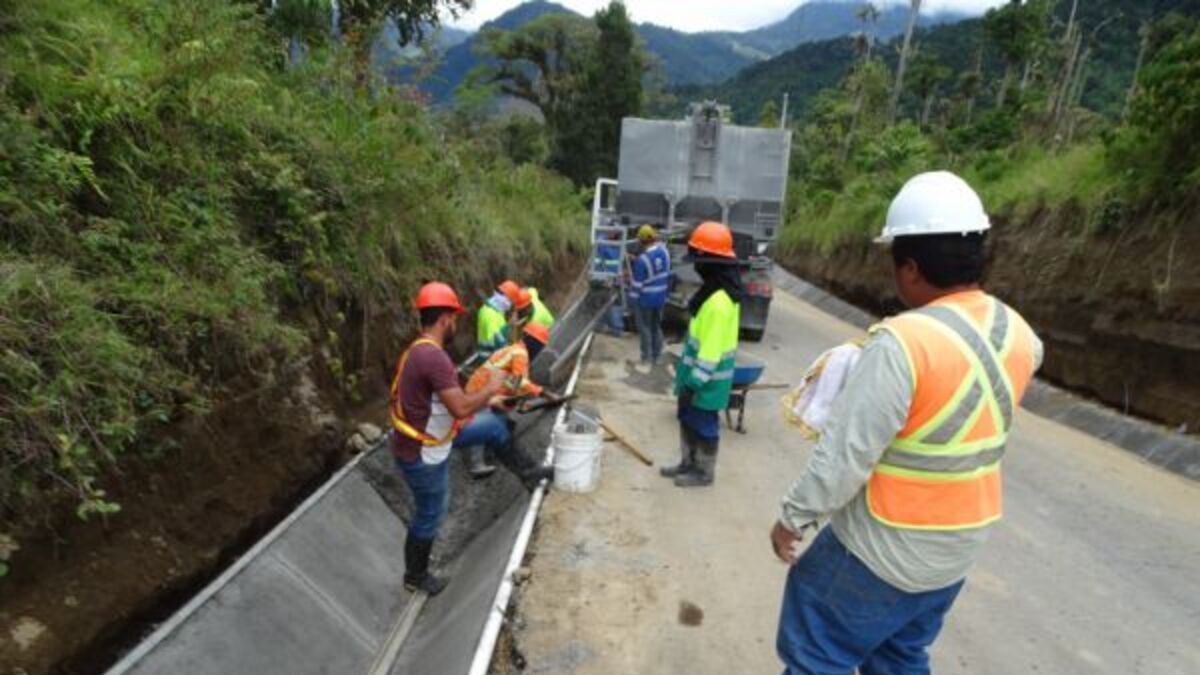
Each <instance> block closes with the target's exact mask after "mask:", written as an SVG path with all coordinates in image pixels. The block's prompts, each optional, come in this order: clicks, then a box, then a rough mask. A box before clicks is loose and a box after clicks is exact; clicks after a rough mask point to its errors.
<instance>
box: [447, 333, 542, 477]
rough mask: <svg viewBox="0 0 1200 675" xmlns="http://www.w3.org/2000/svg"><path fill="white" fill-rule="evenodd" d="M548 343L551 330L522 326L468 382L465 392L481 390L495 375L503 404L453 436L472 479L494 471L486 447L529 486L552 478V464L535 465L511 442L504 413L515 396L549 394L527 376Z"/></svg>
mask: <svg viewBox="0 0 1200 675" xmlns="http://www.w3.org/2000/svg"><path fill="white" fill-rule="evenodd" d="M549 342H550V330H549V329H548V328H546V327H545V326H543V325H542V324H540V323H530V324H528V325H526V326H525V329H524V332H523V339H522V340H521V341H519V342H517V343H515V344H512V345H510V346H508V347H505V348H504V349H501V350H499V351H497V352H496V353H494V354H492V356H491V357H490V358H489V359H488V360H487V362H486V363H484V364H483V365H482V366H480V367H479V369H478V370H476V371H475V373H474V375H472V376H471V379H470V380H469V381H468V382H467V387H466V390H467V393H468V394H470V393H473V392H476V391H480V390H482V389H484V388H485V387H487V386H488V383H489V382H491V381H492V379H493V378H494V377H496V376H497V375H499V376H500V377H501V382H502V383H503V384H502V385H501V388H500V391H499V394H500V398H501V399H502V405H493V406H492V408H491V409H490V410H486V411H483V412H481V413H479V414H478V415H476V416H475V417H474V419H472V420H471V421H470V422H468V423H467V424H466V426H464V427H463V429H462V431H460V432H459V433H458V435H457V436H456V437H455V439H454V448H455V449H456V450H457V449H463V450H465V451H466V452H467V471H468V472H469V473H470V474H471V477H472V478H476V479H480V478H487V477H488V476H490V475H492V473H494V472H495V470H496V467H494V466H492V465H490V464H488V461H487V452H488V451H489V450H490V451H491V452H493V453H494V454H495V455H496V456H497V457H499V458H500V459H501V460H502V461H503V462H504V463H505V464H506V465H507V466H509V467H510V468H512V470H513V472H514V473H515V474H517V477H518V478H520V479H521V481H522V482H524V483H525V486H526V487H528V488H530V489H532V488H534V487H536V486H537V485H538V484H539V483H541V482H542V480H551V479H553V478H554V469H553V467H544V466H542V465H540V464H538V463H537V462H535V461H534V460H533V459H531V458H529V457H528V456H526V455H525V453H523V452H521V450H520V448H518V447H516V446H515V445H513V443H512V429H511V427H510V425H509V421H508V419H507V418H506V417H505V416H504V414H503V413H504V411H505V410H507V409H509V408H510V407H511V405H512V402H511V401H512V399H514V398H519V397H525V396H547V397H552V396H551V395H549V394H547V393H546V392H544V391H543V389H542V387H541V386H539V385H537V384H535V383H534V382H533V381H532V380H530V379H529V364H530V363H531V362H532V361H533V359H535V358H537V355H538V353H539V352H541V350H542V348H544V347H545V346H546V344H547V343H549Z"/></svg>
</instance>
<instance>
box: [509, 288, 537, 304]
mask: <svg viewBox="0 0 1200 675" xmlns="http://www.w3.org/2000/svg"><path fill="white" fill-rule="evenodd" d="M532 304H533V294H532V293H530V292H529V291H528V290H526V289H524V288H522V289H521V292H520V293H517V301H516V302H514V303H513V305H514V306H516V308H517V309H525V308H526V307H528V306H530V305H532Z"/></svg>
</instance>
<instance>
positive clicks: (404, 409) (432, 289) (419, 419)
mask: <svg viewBox="0 0 1200 675" xmlns="http://www.w3.org/2000/svg"><path fill="white" fill-rule="evenodd" d="M416 306H417V311H418V312H419V313H420V322H421V334H420V336H419V337H418V338H417V339H416V340H415V341H414V342H413V343H412V345H410V346H409V347H408V349H406V350H405V351H404V353H403V354H402V355H401V356H400V361H399V363H397V364H396V374H395V376H394V377H393V378H392V389H391V397H390V405H389V413H390V417H391V423H392V439H391V446H392V454H393V456H394V457H395V460H396V468H397V469H399V471H400V473H401V474H402V475H403V476H404V481H405V482H406V483H407V484H408V487H409V489H410V490H412V493H413V501H414V503H415V507H414V509H413V517H412V520H411V521H410V522H409V524H408V537H407V538H406V539H405V541H404V587H405V588H407V589H408V590H409V591H424V592H426V593H428V594H430V595H436V594H438V593H440V592H441V591H442V589H443V588H445V586H446V581H445V580H444V579H441V578H439V577H436V576H434V575H433V574H432V573H430V572H429V555H430V553H431V552H432V551H433V542H434V539H436V538H437V533H438V530H439V528H440V527H441V524H442V519H443V518H444V517H445V515H446V508H447V505H448V502H449V496H450V471H449V462H447V461H446V460H448V459H449V458H450V451H451V449H452V447H453V442H454V438H455V436H456V435H457V434H458V432H459V431H460V430H461V429H462V427H463V424H464V421H465V420H468V419H470V418H471V416H472V415H475V414H476V413H478V412H480V411H481V410H486V409H487V408H488V405H489V403H492V404H496V405H500V404H501V402H502V400H503V399H502V397H501V396H499V393H500V390H501V389H502V388H503V386H504V375H503V374H502V373H499V372H495V373H493V374H492V375H491V376H490V377H489V379H488V380H487V381H486V382H484V383H483V384H482V385H481V386H479V387H477V388H476V389H475V391H474V392H473V393H470V394H468V393H467V392H465V391H463V389H462V387H461V385H460V384H459V381H458V370H457V368H456V367H455V366H454V361H453V360H451V358H450V355H449V354H448V353H446V350H445V348H444V346H445V344H446V343H447V342H449V341H450V340H452V339H453V338H454V334H455V332H456V331H457V329H458V318H459V317H460V316H461V315H462V314H464V313H466V311H467V310H466V309H465V308H464V307H463V306H462V303H460V302H459V300H458V294H456V293H455V292H454V289H452V288H451V287H450V286H448V285H446V284H443V283H438V282H433V283H428V284H425V285H424V286H422V287H421V290H420V292H418V293H417V299H416Z"/></svg>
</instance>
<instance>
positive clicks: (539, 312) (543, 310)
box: [528, 288, 554, 328]
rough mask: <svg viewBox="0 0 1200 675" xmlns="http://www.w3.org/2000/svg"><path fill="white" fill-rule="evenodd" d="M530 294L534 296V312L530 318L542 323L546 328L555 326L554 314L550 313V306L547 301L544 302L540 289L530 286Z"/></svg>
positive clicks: (532, 320)
mask: <svg viewBox="0 0 1200 675" xmlns="http://www.w3.org/2000/svg"><path fill="white" fill-rule="evenodd" d="M528 290H529V295H530V297H532V298H533V314H532V315H531V316H530V317H529V320H530V321H531V322H533V323H540V324H542V325H543V326H545V327H546V328H551V327H553V326H554V315H553V314H551V313H550V308H549V307H547V306H546V303H544V302H542V297H541V295H540V294H539V293H538V289H536V288H530V289H528Z"/></svg>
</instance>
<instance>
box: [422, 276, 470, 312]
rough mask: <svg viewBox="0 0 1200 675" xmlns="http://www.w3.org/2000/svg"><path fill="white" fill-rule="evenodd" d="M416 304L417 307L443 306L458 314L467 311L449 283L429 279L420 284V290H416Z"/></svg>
mask: <svg viewBox="0 0 1200 675" xmlns="http://www.w3.org/2000/svg"><path fill="white" fill-rule="evenodd" d="M416 305H417V309H434V308H444V309H452V310H454V311H455V312H457V313H459V314H462V313H464V312H466V311H467V308H466V307H463V306H462V303H461V302H459V301H458V293H455V292H454V289H453V288H450V286H449V284H443V283H442V282H440V281H431V282H429V283H427V284H425V285H424V286H422V287H421V290H419V291H417V302H416Z"/></svg>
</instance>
